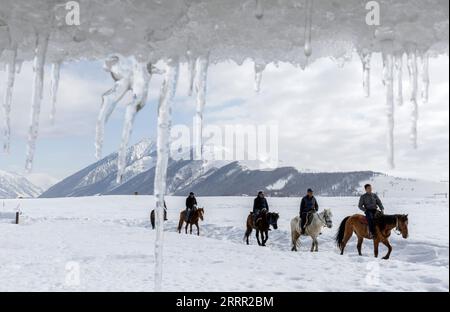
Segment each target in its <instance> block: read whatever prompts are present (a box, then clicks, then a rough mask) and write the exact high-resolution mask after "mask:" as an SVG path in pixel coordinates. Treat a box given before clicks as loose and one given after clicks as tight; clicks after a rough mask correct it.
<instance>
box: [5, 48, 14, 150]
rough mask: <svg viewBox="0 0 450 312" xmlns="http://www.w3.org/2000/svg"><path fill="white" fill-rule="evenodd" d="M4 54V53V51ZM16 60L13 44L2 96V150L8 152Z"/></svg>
mask: <svg viewBox="0 0 450 312" xmlns="http://www.w3.org/2000/svg"><path fill="white" fill-rule="evenodd" d="M5 54H6V53H5ZM16 60H17V47H16V46H13V48H12V50H10V51H9V55H8V60H7V63H6V74H7V78H6V85H5V90H4V96H5V97H4V98H3V105H2V108H3V114H4V116H5V117H4V123H5V124H4V128H3V134H4V140H5V141H4V143H3V151H4V152H5V153H9V147H10V142H11V104H12V97H13V91H14V82H15V79H16Z"/></svg>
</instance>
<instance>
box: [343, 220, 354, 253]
mask: <svg viewBox="0 0 450 312" xmlns="http://www.w3.org/2000/svg"><path fill="white" fill-rule="evenodd" d="M352 235H353V229H352V228H351V226H350V225H346V226H345V233H344V238H343V239H342V243H341V255H343V254H344V249H345V246H346V245H347V243H348V241H349V240H350V238H352Z"/></svg>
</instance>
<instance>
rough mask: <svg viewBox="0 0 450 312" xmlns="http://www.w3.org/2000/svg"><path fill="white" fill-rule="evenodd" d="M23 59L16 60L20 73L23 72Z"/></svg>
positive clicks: (17, 69) (17, 72) (17, 70)
mask: <svg viewBox="0 0 450 312" xmlns="http://www.w3.org/2000/svg"><path fill="white" fill-rule="evenodd" d="M22 65H23V60H17V61H16V74H20V73H21V72H22Z"/></svg>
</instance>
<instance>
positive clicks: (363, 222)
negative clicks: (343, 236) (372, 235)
mask: <svg viewBox="0 0 450 312" xmlns="http://www.w3.org/2000/svg"><path fill="white" fill-rule="evenodd" d="M358 221H359V222H360V223H362V224H365V225H369V222H368V221H367V218H366V217H365V216H363V215H359V216H358Z"/></svg>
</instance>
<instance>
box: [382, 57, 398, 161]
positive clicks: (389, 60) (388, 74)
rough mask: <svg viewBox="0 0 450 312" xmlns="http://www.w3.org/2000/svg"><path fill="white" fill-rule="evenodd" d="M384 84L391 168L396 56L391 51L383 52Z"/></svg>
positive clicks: (392, 158)
mask: <svg viewBox="0 0 450 312" xmlns="http://www.w3.org/2000/svg"><path fill="white" fill-rule="evenodd" d="M383 84H384V86H385V90H386V116H387V122H388V164H389V166H390V167H391V169H394V168H395V157H394V153H395V150H394V127H395V122H394V112H395V111H394V110H395V108H394V57H393V55H392V54H391V53H390V52H383Z"/></svg>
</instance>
